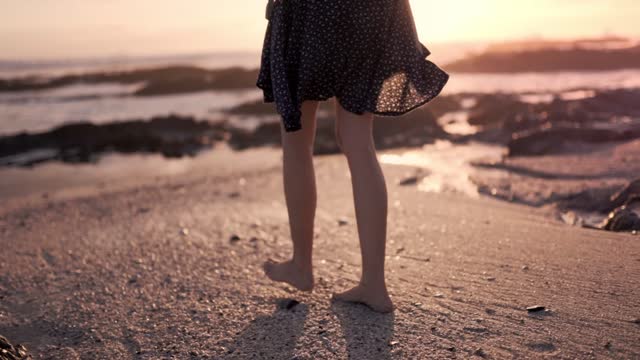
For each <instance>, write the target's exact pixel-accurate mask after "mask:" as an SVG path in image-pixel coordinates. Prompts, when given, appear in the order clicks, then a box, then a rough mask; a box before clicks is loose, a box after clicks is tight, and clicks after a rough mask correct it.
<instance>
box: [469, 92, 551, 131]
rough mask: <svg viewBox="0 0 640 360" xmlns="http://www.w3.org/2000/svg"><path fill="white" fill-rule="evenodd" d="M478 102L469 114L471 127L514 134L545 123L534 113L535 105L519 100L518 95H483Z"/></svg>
mask: <svg viewBox="0 0 640 360" xmlns="http://www.w3.org/2000/svg"><path fill="white" fill-rule="evenodd" d="M477 101H478V103H477V104H476V106H475V107H474V108H473V109H472V110H471V113H470V114H469V120H468V121H469V124H470V125H474V126H481V127H498V128H501V129H503V130H510V132H513V131H518V130H523V129H528V128H531V127H534V126H537V125H538V126H539V125H541V124H542V123H543V122H544V118H543V117H542V116H541V115H540V114H537V113H535V112H534V111H533V105H531V104H527V103H524V102H522V101H520V100H518V98H517V96H516V95H511V94H492V95H483V96H480V97H478V99H477Z"/></svg>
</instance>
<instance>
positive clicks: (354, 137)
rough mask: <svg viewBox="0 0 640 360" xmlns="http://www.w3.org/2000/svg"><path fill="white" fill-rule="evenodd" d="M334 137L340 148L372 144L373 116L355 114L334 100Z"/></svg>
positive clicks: (369, 114)
mask: <svg viewBox="0 0 640 360" xmlns="http://www.w3.org/2000/svg"><path fill="white" fill-rule="evenodd" d="M335 108H336V137H337V138H338V142H339V143H340V145H341V147H343V150H344V147H348V146H349V145H351V144H355V145H363V144H364V145H366V144H369V143H372V142H373V114H371V113H364V114H356V113H353V112H350V111H348V110H347V109H345V108H344V107H343V106H342V105H341V104H340V101H339V100H338V99H337V98H336V99H335Z"/></svg>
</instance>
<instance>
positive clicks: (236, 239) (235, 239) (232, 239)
mask: <svg viewBox="0 0 640 360" xmlns="http://www.w3.org/2000/svg"><path fill="white" fill-rule="evenodd" d="M229 241H230V242H231V243H236V242H238V241H240V236H238V235H236V234H233V235H231V237H230V238H229Z"/></svg>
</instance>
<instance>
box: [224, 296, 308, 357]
mask: <svg viewBox="0 0 640 360" xmlns="http://www.w3.org/2000/svg"><path fill="white" fill-rule="evenodd" d="M282 301H283V300H278V302H279V303H282ZM308 313H309V308H308V306H307V305H305V304H295V305H293V306H291V307H290V308H286V307H282V306H278V307H277V308H276V309H275V311H274V312H273V314H271V315H262V316H258V317H256V318H255V319H254V320H252V321H251V323H250V324H249V325H248V326H247V327H246V328H245V329H244V330H243V331H242V332H241V333H240V334H238V336H236V338H235V339H234V341H233V343H232V344H230V345H229V346H227V353H226V354H225V355H224V356H225V358H229V359H291V358H293V357H294V355H295V349H296V343H297V342H298V337H300V335H302V332H303V331H304V324H305V322H306V320H307V315H308Z"/></svg>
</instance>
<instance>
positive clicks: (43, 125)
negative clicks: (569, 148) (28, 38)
mask: <svg viewBox="0 0 640 360" xmlns="http://www.w3.org/2000/svg"><path fill="white" fill-rule="evenodd" d="M432 49H433V48H432ZM436 49H437V48H436ZM466 51H468V48H467V49H458V50H457V52H456V51H453V50H451V49H450V48H443V49H442V51H440V52H437V51H435V50H434V54H439V56H438V55H436V56H433V57H430V59H431V60H432V61H434V62H436V63H437V64H439V65H442V64H445V63H447V62H448V61H451V60H453V59H457V58H460V57H461V56H464V54H465V53H466ZM259 63H260V54H259V53H257V52H255V53H220V54H201V55H179V56H156V57H113V58H101V59H71V60H55V61H0V78H3V79H10V78H16V77H25V76H38V77H52V76H59V75H62V74H70V73H84V72H102V71H113V70H133V69H140V68H148V67H158V66H167V65H190V66H198V67H203V68H208V69H218V68H227V67H232V66H240V67H244V68H249V69H251V68H256V67H258V66H259ZM142 85H143V84H132V85H131V84H130V85H122V84H115V83H113V84H104V83H103V84H75V85H70V86H65V87H60V88H56V89H50V90H40V91H24V92H4V93H0V135H10V134H15V133H20V132H37V131H46V130H48V129H51V128H53V127H56V126H59V125H62V124H65V123H74V122H84V121H88V122H93V123H107V122H116V121H125V120H131V119H147V118H151V117H154V116H161V115H167V114H179V115H187V116H193V117H196V118H198V119H206V120H210V121H217V120H220V119H223V118H228V115H226V114H225V113H224V111H225V109H228V108H231V107H234V106H237V105H240V104H242V103H245V102H249V101H257V100H259V99H261V98H262V94H261V92H260V91H259V90H258V89H257V88H255V89H245V90H241V91H206V92H197V93H186V94H179V95H162V96H150V97H137V96H133V95H132V94H133V93H134V92H135V91H136V90H137V89H139V88H140V87H141V86H142ZM638 87H640V70H622V71H600V72H561V73H519V74H466V73H465V74H456V73H452V74H451V80H450V82H449V84H448V85H447V87H446V88H445V90H444V94H457V93H497V92H501V93H519V94H522V95H523V99H525V100H527V101H545V99H549V100H550V99H551V94H554V93H556V94H557V93H568V94H570V95H569V96H572V95H571V94H574V95H575V94H581V93H580V92H579V90H588V89H616V88H638ZM576 91H578V92H576ZM587 93H588V92H587ZM582 94H585V92H583V93H582ZM579 96H581V95H579ZM232 120H233V121H239V122H242V121H248V122H251V124H252V125H255V122H256V119H248V120H245V119H232Z"/></svg>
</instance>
